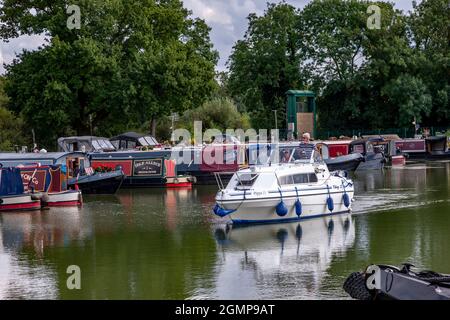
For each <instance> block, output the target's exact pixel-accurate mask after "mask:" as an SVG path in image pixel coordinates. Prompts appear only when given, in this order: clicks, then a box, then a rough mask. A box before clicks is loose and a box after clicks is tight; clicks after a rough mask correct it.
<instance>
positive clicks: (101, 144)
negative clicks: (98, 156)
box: [92, 140, 115, 150]
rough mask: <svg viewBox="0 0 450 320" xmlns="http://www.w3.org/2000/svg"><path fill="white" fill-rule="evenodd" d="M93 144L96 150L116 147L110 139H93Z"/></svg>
mask: <svg viewBox="0 0 450 320" xmlns="http://www.w3.org/2000/svg"><path fill="white" fill-rule="evenodd" d="M92 146H93V147H94V148H95V150H113V149H115V148H114V146H113V145H112V143H111V142H109V141H108V140H92Z"/></svg>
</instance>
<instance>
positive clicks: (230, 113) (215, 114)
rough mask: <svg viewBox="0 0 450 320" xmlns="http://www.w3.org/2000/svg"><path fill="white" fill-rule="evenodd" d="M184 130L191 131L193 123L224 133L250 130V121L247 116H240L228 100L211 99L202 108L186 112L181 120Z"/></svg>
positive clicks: (235, 107)
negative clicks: (235, 130) (196, 122)
mask: <svg viewBox="0 0 450 320" xmlns="http://www.w3.org/2000/svg"><path fill="white" fill-rule="evenodd" d="M181 121H182V125H183V126H184V127H185V128H188V129H191V130H192V129H193V127H192V126H193V124H194V121H202V123H203V127H204V128H208V129H218V130H220V131H222V132H225V130H227V129H233V130H234V129H242V130H247V129H249V128H250V119H249V117H248V115H247V114H241V113H240V112H239V111H238V109H237V106H236V105H235V104H234V103H233V101H232V100H230V99H228V98H213V99H211V100H209V101H206V102H205V103H204V104H203V105H202V106H200V107H198V108H196V109H192V110H188V111H187V112H186V113H185V114H184V115H183V117H182V119H181Z"/></svg>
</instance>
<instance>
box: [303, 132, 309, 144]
mask: <svg viewBox="0 0 450 320" xmlns="http://www.w3.org/2000/svg"><path fill="white" fill-rule="evenodd" d="M302 143H305V144H309V143H311V135H310V134H309V133H308V132H305V133H304V134H303V135H302Z"/></svg>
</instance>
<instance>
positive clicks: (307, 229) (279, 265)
mask: <svg viewBox="0 0 450 320" xmlns="http://www.w3.org/2000/svg"><path fill="white" fill-rule="evenodd" d="M215 237H216V240H217V242H218V244H219V246H220V247H221V249H222V250H221V251H222V254H219V257H218V258H219V259H220V260H221V261H220V262H219V263H218V268H219V269H220V270H217V272H216V274H217V279H216V282H217V285H216V290H217V292H216V298H219V299H228V298H233V299H253V298H258V299H264V298H270V299H274V298H275V299H277V298H290V299H292V298H296V299H298V298H312V297H315V296H317V292H318V291H319V290H320V289H321V284H322V280H323V278H324V277H325V276H326V274H327V272H326V271H327V269H328V268H329V267H330V265H331V263H332V261H333V258H334V257H335V256H343V255H344V254H345V252H346V251H347V250H348V249H349V248H350V247H351V246H352V245H353V243H354V241H355V227H354V224H353V222H352V218H351V217H350V216H334V217H324V218H320V219H313V220H305V221H301V222H298V223H285V224H268V225H256V226H249V227H236V226H232V225H226V226H221V227H219V228H217V229H216V230H215ZM269 283H270V284H269ZM289 286H292V290H286V287H289ZM236 287H240V288H246V290H239V292H236V290H234V288H236ZM283 292H291V293H292V292H295V296H290V297H287V296H284V295H283Z"/></svg>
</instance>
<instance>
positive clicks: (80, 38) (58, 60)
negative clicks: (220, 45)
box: [0, 0, 217, 145]
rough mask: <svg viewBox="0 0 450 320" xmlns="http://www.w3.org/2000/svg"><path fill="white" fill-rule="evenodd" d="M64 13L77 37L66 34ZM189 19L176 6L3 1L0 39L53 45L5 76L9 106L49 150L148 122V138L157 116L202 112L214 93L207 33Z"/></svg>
mask: <svg viewBox="0 0 450 320" xmlns="http://www.w3.org/2000/svg"><path fill="white" fill-rule="evenodd" d="M68 5H78V6H79V7H80V9H81V28H80V29H70V28H68V27H67V20H68V17H69V15H68V14H67V13H66V7H67V6H68ZM32 12H35V13H32ZM190 14H191V13H190V12H189V11H188V10H186V9H185V8H183V5H182V2H181V1H179V0H143V1H140V0H126V1H125V0H114V1H113V0H106V1H104V0H92V1H86V0H78V1H64V0H57V1H50V0H48V1H47V0H43V1H21V2H20V3H16V1H9V0H6V1H4V4H3V7H2V8H1V10H0V21H1V22H2V24H1V26H0V35H1V36H2V37H3V38H5V39H10V38H12V37H16V36H18V35H20V34H30V35H31V34H42V33H43V34H45V35H46V36H47V38H48V39H49V41H48V42H47V43H46V44H45V45H44V46H43V47H42V48H39V49H38V50H36V51H33V52H24V53H22V54H21V55H20V56H19V57H18V59H16V60H15V61H14V63H13V64H12V65H10V66H8V67H7V70H8V71H7V77H8V79H9V80H10V81H8V86H7V87H6V91H7V94H8V95H9V96H10V97H11V100H10V104H9V107H10V108H11V109H12V110H13V111H14V112H16V113H17V114H19V113H20V114H23V116H24V118H25V119H26V121H27V123H29V125H30V126H32V127H34V128H35V130H36V134H37V137H38V139H41V140H43V141H45V142H46V143H47V144H49V145H53V144H54V141H55V139H56V137H58V136H60V135H65V134H72V133H73V134H78V135H81V134H89V133H91V132H92V133H93V134H98V135H111V134H114V133H117V132H119V131H123V130H125V129H126V128H128V127H139V126H140V125H142V124H143V123H145V122H149V120H150V123H151V124H152V128H151V129H152V131H153V133H154V131H155V124H156V119H157V118H158V117H161V116H165V115H168V114H170V113H171V112H175V111H176V112H182V111H184V110H186V109H189V108H193V107H196V106H199V105H201V104H202V103H203V102H204V101H205V100H206V99H207V98H208V96H209V94H210V92H211V91H212V90H214V89H215V88H216V85H217V84H216V82H215V79H214V75H215V73H214V66H215V64H216V62H217V53H216V52H215V51H214V50H213V48H212V44H211V42H210V39H209V31H210V29H209V27H208V26H207V25H206V24H205V22H204V21H202V20H200V19H193V18H191V17H190ZM149 129H150V128H149Z"/></svg>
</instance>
